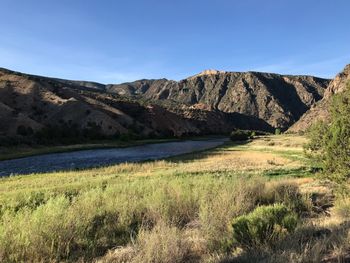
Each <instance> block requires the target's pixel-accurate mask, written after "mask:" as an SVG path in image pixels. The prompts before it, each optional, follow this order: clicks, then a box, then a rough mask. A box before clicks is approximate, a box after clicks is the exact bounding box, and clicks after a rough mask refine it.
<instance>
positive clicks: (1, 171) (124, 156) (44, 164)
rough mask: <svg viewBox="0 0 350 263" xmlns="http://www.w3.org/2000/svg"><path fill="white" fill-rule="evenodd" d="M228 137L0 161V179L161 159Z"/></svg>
mask: <svg viewBox="0 0 350 263" xmlns="http://www.w3.org/2000/svg"><path fill="white" fill-rule="evenodd" d="M226 141H228V138H220V139H218V138H217V139H206V140H185V141H173V142H164V141H163V142H161V143H159V142H158V143H145V144H143V145H139V146H131V147H119V148H111V147H108V148H106V149H90V150H80V151H71V152H64V153H50V154H43V155H36V156H31V157H24V158H19V159H12V160H5V161H0V176H8V175H16V174H30V173H44V172H57V171H65V170H75V169H82V168H84V169H86V168H92V167H100V166H107V165H115V164H118V163H123V162H140V161H146V160H159V159H164V158H168V157H171V156H176V155H181V154H189V153H193V152H197V151H203V150H207V149H210V148H214V147H217V146H219V145H222V144H224V143H225V142H226Z"/></svg>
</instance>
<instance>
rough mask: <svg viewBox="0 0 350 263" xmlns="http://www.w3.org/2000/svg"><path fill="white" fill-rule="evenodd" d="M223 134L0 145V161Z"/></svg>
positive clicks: (209, 137)
mask: <svg viewBox="0 0 350 263" xmlns="http://www.w3.org/2000/svg"><path fill="white" fill-rule="evenodd" d="M223 137H224V136H197V137H184V138H166V139H143V140H128V141H121V140H102V141H101V140H98V141H91V142H88V143H80V144H70V145H34V146H29V145H19V146H10V147H4V146H2V147H0V161H5V160H11V159H18V158H24V157H31V156H36V155H42V154H50V153H65V152H73V151H81V150H94V149H111V148H125V147H131V146H139V145H145V144H151V143H164V142H175V141H184V140H207V139H214V138H223Z"/></svg>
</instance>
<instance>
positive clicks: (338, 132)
mask: <svg viewBox="0 0 350 263" xmlns="http://www.w3.org/2000/svg"><path fill="white" fill-rule="evenodd" d="M347 87H348V88H347V89H346V90H345V91H344V92H342V93H340V94H336V95H334V97H333V100H332V102H331V106H330V115H331V116H330V122H329V123H328V122H327V123H325V122H318V123H316V124H314V125H313V126H312V127H311V129H310V131H309V132H308V136H309V138H310V143H309V144H308V145H307V146H306V149H307V150H308V151H309V152H310V153H311V154H310V156H311V157H313V158H314V159H316V161H318V162H319V163H320V164H321V166H322V168H323V170H324V172H325V175H326V176H327V177H328V178H330V179H332V180H334V181H338V182H341V181H345V180H346V179H348V178H349V177H350V170H349V167H350V154H349V152H350V118H349V116H350V85H348V86H347Z"/></svg>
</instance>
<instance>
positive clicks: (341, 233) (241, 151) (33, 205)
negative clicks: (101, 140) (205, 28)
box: [0, 135, 350, 262]
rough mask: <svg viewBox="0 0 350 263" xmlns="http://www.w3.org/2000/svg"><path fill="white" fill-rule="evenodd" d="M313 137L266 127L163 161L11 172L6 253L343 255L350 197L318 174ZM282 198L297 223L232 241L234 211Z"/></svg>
mask: <svg viewBox="0 0 350 263" xmlns="http://www.w3.org/2000/svg"><path fill="white" fill-rule="evenodd" d="M304 143H306V139H305V138H303V137H300V136H292V135H280V136H266V137H260V138H257V139H255V140H253V141H251V142H247V143H233V142H228V143H226V144H225V145H224V146H220V147H218V148H216V149H213V150H209V151H205V152H200V153H193V154H187V155H183V156H180V157H175V158H169V159H166V160H162V161H151V162H143V163H134V164H128V163H124V164H119V165H114V166H109V167H103V168H95V169H87V170H81V171H70V172H69V171H68V172H59V173H47V174H32V175H25V176H14V177H8V178H2V179H0V261H4V262H16V261H26V262H30V261H34V262H37V261H52V262H62V261H63V262H72V261H80V262H95V261H98V262H322V261H323V262H344V261H341V260H346V257H347V252H348V251H349V249H350V237H349V235H348V234H349V221H348V217H349V215H350V199H349V198H348V196H347V195H346V194H341V193H344V191H343V192H341V191H340V190H339V189H337V188H336V186H333V185H332V184H330V183H329V182H327V181H323V180H320V179H317V174H315V169H314V168H313V166H312V165H311V164H310V162H309V161H308V159H307V158H305V156H304V154H303V148H302V145H303V144H304ZM335 193H336V194H335ZM335 197H336V200H335ZM273 204H283V205H285V206H286V207H288V209H290V210H292V211H293V213H296V214H298V218H299V221H298V225H297V227H296V229H295V231H293V232H290V233H284V234H283V236H282V237H281V238H279V239H278V242H277V240H270V241H269V242H266V243H263V244H255V245H254V246H253V245H252V246H247V245H244V244H240V243H237V242H232V239H233V234H232V220H233V219H234V218H238V217H240V216H242V215H248V214H250V213H252V212H253V211H255V209H256V207H258V206H269V205H273Z"/></svg>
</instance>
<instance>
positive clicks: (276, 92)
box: [107, 70, 329, 129]
mask: <svg viewBox="0 0 350 263" xmlns="http://www.w3.org/2000/svg"><path fill="white" fill-rule="evenodd" d="M328 84H329V80H327V79H321V78H316V77H311V76H283V75H278V74H271V73H259V72H246V73H240V72H224V71H216V70H207V71H204V72H202V73H200V74H198V75H195V76H193V77H190V78H187V79H184V80H181V81H179V82H177V81H172V80H166V79H159V80H139V81H135V82H131V83H124V84H120V85H108V86H107V91H108V92H112V93H117V94H119V95H122V96H128V97H131V98H134V99H144V100H148V101H153V102H155V101H156V102H157V103H160V104H161V105H165V107H167V108H169V109H171V108H176V107H179V105H185V106H187V107H191V108H199V109H205V110H208V111H213V110H215V111H220V112H224V113H239V114H242V115H245V116H251V117H254V118H257V119H260V120H262V121H265V122H266V123H267V124H268V125H270V126H271V127H273V128H281V129H286V128H288V127H289V126H290V125H292V124H293V123H294V122H295V121H297V120H298V119H299V118H300V117H301V116H302V115H303V114H304V113H305V112H306V111H307V110H308V109H310V107H311V106H312V105H313V104H314V103H315V102H317V101H318V100H320V99H321V98H322V97H323V94H324V90H325V88H326V87H327V85H328Z"/></svg>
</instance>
